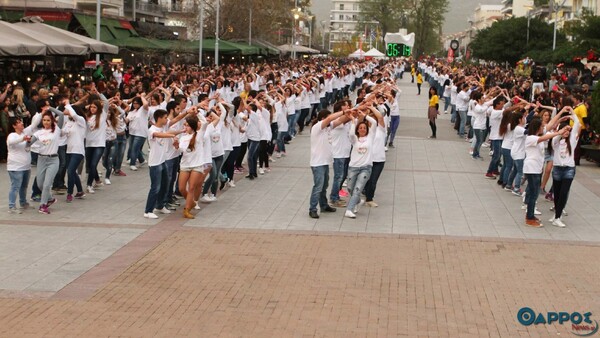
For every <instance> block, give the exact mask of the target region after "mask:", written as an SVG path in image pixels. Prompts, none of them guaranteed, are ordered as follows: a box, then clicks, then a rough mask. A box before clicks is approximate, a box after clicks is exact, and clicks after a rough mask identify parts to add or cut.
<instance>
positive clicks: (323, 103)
mask: <svg viewBox="0 0 600 338" xmlns="http://www.w3.org/2000/svg"><path fill="white" fill-rule="evenodd" d="M319 101H320V106H319V110H323V109H327V106H328V104H327V97H322V98H320V99H319Z"/></svg>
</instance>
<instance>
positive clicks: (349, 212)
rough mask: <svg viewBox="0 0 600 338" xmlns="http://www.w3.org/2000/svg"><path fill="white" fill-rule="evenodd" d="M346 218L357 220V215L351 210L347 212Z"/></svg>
mask: <svg viewBox="0 0 600 338" xmlns="http://www.w3.org/2000/svg"><path fill="white" fill-rule="evenodd" d="M344 217H348V218H356V214H354V213H353V212H352V211H350V210H346V213H345V214H344Z"/></svg>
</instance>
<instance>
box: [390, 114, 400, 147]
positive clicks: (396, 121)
mask: <svg viewBox="0 0 600 338" xmlns="http://www.w3.org/2000/svg"><path fill="white" fill-rule="evenodd" d="M390 118H391V119H390V134H389V135H388V142H389V144H394V138H395V137H396V131H397V130H398V127H399V126H400V115H398V116H390Z"/></svg>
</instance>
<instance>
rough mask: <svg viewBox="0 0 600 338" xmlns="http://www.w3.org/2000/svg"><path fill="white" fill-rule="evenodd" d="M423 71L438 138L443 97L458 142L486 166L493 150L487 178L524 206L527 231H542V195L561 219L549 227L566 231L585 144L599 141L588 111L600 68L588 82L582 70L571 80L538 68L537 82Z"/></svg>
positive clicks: (493, 70) (502, 73)
mask: <svg viewBox="0 0 600 338" xmlns="http://www.w3.org/2000/svg"><path fill="white" fill-rule="evenodd" d="M418 67H419V70H418V71H419V72H422V73H423V74H425V80H426V81H428V82H429V85H430V93H429V96H430V104H429V114H428V117H429V123H430V126H431V128H432V138H435V136H436V133H435V131H436V125H435V121H436V119H437V116H438V115H439V114H441V109H439V107H440V105H439V103H438V102H439V101H438V100H439V98H440V97H442V98H443V100H444V109H443V113H444V114H451V124H452V126H453V127H454V130H455V131H456V134H457V135H458V137H460V138H464V139H465V140H466V141H467V142H468V143H469V155H470V156H471V157H472V158H473V159H474V160H484V158H483V156H481V154H480V152H481V148H482V147H486V148H490V163H489V166H488V169H487V172H486V173H485V175H484V177H485V178H487V179H493V180H497V183H498V186H499V187H501V188H502V189H504V190H506V191H508V192H511V193H512V194H514V195H516V196H519V197H521V198H523V207H522V208H523V209H524V210H526V217H525V223H526V225H528V226H531V227H542V226H543V223H542V222H541V220H540V219H539V218H538V217H537V216H539V215H541V212H540V211H539V210H538V209H537V207H536V202H537V199H538V195H539V194H540V192H541V193H542V194H543V195H544V198H545V199H546V200H548V201H550V202H553V206H552V208H551V211H554V216H553V217H552V218H551V219H550V220H549V222H550V223H551V224H552V225H555V226H557V227H565V226H566V224H565V222H564V219H563V216H566V215H567V212H566V211H565V206H566V204H567V200H568V196H569V191H570V188H571V184H572V182H573V179H574V177H575V172H576V166H578V165H579V164H580V161H581V157H582V155H581V153H582V152H581V144H582V142H586V141H584V139H585V140H589V139H591V138H593V137H595V136H594V134H593V133H594V131H593V130H591V128H590V125H589V119H588V110H589V108H590V104H591V97H590V93H591V92H590V88H593V87H592V86H593V85H594V84H595V83H596V81H598V79H600V73H598V70H597V68H596V67H592V68H591V69H590V70H587V71H586V72H585V73H586V74H587V76H581V77H579V76H578V71H577V70H573V71H572V72H571V73H570V74H569V76H568V77H567V75H566V74H565V73H564V72H563V70H562V69H560V68H559V69H557V70H556V71H555V72H552V73H551V78H550V79H547V78H546V70H545V69H543V68H542V67H534V69H533V72H532V74H531V75H532V76H531V77H526V76H518V75H517V74H516V73H515V72H514V69H513V70H511V69H503V68H500V67H474V66H473V67H465V68H460V69H456V68H452V67H450V66H447V65H444V64H440V63H438V64H436V63H434V62H429V63H427V62H423V63H420V64H419V66H418ZM500 168H501V169H500ZM550 175H552V184H551V185H550V186H549V185H548V182H549V178H550ZM525 182H526V183H527V186H526V187H527V188H526V189H525V190H523V188H522V185H523V184H525ZM548 187H549V189H548Z"/></svg>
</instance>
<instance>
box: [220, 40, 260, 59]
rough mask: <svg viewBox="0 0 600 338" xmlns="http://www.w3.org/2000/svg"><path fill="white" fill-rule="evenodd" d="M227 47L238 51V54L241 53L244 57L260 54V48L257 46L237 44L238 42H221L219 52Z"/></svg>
mask: <svg viewBox="0 0 600 338" xmlns="http://www.w3.org/2000/svg"><path fill="white" fill-rule="evenodd" d="M225 46H227V47H231V48H236V49H238V53H240V54H242V55H258V54H260V48H258V47H256V46H251V45H247V44H242V43H237V42H231V41H224V40H219V52H220V51H221V49H222V48H223V47H225ZM224 54H226V53H224Z"/></svg>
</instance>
